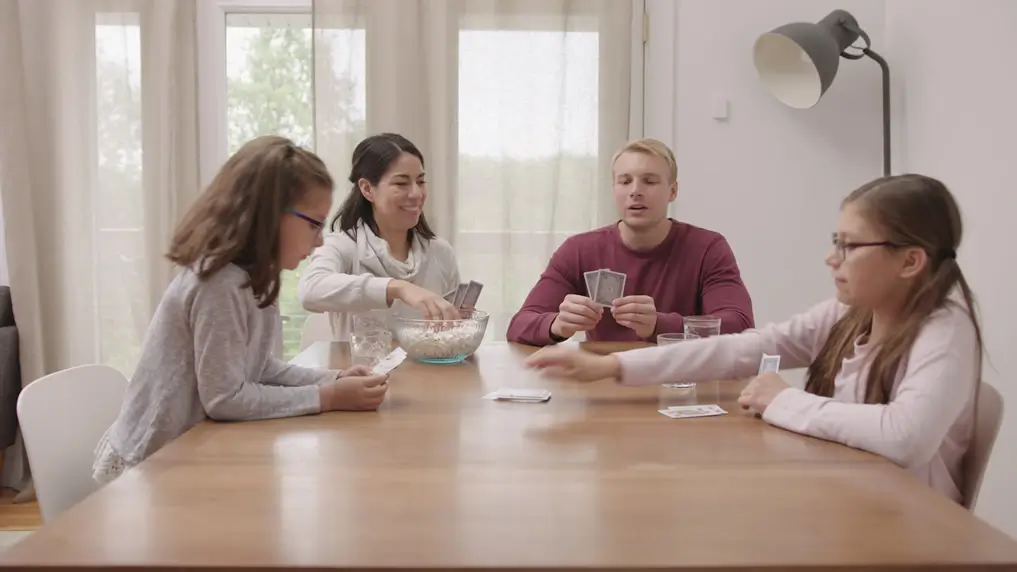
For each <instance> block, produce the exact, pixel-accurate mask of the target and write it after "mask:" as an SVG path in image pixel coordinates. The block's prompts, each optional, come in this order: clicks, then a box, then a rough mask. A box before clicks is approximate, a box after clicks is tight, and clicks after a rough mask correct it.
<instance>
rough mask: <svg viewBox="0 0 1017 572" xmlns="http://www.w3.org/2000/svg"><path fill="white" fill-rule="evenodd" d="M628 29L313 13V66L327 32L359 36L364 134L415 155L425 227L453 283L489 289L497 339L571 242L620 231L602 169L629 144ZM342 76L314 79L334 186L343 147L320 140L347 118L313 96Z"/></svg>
mask: <svg viewBox="0 0 1017 572" xmlns="http://www.w3.org/2000/svg"><path fill="white" fill-rule="evenodd" d="M631 22H632V2H628V1H625V0H468V1H466V0H315V2H314V37H315V46H314V47H315V57H316V58H318V56H319V54H322V53H328V54H330V55H331V54H334V53H335V47H334V45H335V44H334V42H333V41H332V40H330V39H329V38H330V37H331V36H334V35H335V34H336V33H338V32H337V30H342V29H347V30H348V29H352V28H362V29H365V30H366V41H365V50H366V62H367V63H366V70H365V73H364V81H366V85H367V89H366V110H365V115H366V126H365V131H366V133H378V132H382V131H395V132H399V133H402V134H403V135H405V136H407V137H408V138H409V139H410V140H412V141H413V142H414V143H416V144H417V145H418V146H419V147H420V148H421V151H422V152H423V153H424V157H425V160H426V162H427V171H428V185H429V187H430V196H429V198H428V204H427V206H426V213H427V216H428V219H429V220H430V222H431V224H432V226H433V227H434V228H435V230H436V232H438V233H439V235H440V236H442V237H444V238H446V239H447V240H449V241H450V242H451V243H452V244H453V246H454V248H455V249H456V253H457V256H458V257H459V266H460V270H461V273H462V276H463V278H464V279H466V280H478V281H480V282H482V283H484V285H485V287H484V292H483V295H482V298H481V303H480V304H479V306H480V308H481V309H483V310H486V311H488V312H490V314H491V322H490V324H489V326H488V335H489V337H490V338H492V339H504V336H505V330H506V328H507V326H508V321H509V318H510V317H511V315H512V314H513V313H514V312H515V311H516V310H517V309H518V308H519V306H520V305H521V304H522V301H523V298H525V296H526V294H527V292H528V291H529V289H530V288H531V287H532V286H533V284H534V283H535V282H536V279H537V277H538V276H539V274H540V272H541V271H542V270H543V269H544V267H545V265H546V264H547V261H548V259H549V258H550V256H551V253H552V252H553V251H554V249H555V248H557V247H558V245H560V244H561V242H562V241H563V240H564V239H565V238H566V237H568V236H570V235H572V234H575V233H577V232H582V231H586V230H589V229H591V228H594V227H596V226H598V225H602V224H607V223H609V222H611V221H613V220H614V219H615V212H614V207H613V206H612V203H611V199H610V174H609V173H610V165H609V161H610V157H611V155H612V154H613V152H614V151H615V150H616V149H617V148H618V147H620V146H621V145H622V144H623V143H624V142H625V141H626V140H627V139H628V138H629V113H630V107H631V102H630V100H629V94H630V84H631V81H630V78H631V69H630V68H631V61H632V53H631V45H632V38H631V33H632V32H631V30H632V27H631ZM338 75H339V74H336V72H335V66H334V65H331V64H329V65H317V64H316V66H315V83H316V99H315V113H316V117H317V120H318V123H319V129H318V132H319V139H318V145H317V148H318V151H319V152H320V153H321V154H322V155H323V156H324V158H325V160H326V161H327V162H328V163H329V166H330V168H331V169H333V171H334V172H335V174H336V175H337V177H340V178H344V177H345V175H346V174H348V171H349V160H350V153H351V151H352V145H355V144H356V141H355V140H354V139H355V138H354V137H352V136H351V135H352V134H353V131H352V130H346V131H345V132H343V133H344V135H343V136H341V137H336V138H332V139H327V138H325V137H323V136H321V135H320V134H321V133H323V132H325V130H323V129H321V127H320V125H321V123H322V122H324V121H328V120H330V119H328V118H329V117H330V113H332V111H331V110H333V109H334V108H336V107H340V106H344V105H345V103H344V102H343V101H342V100H341V99H340V100H336V99H335V98H330V97H324V96H323V94H322V93H321V87H322V86H328V85H330V84H332V83H334V82H335V81H336V78H337V76H338ZM333 131H334V130H333ZM341 192H343V193H345V192H346V187H345V186H344V187H343V188H342V189H341Z"/></svg>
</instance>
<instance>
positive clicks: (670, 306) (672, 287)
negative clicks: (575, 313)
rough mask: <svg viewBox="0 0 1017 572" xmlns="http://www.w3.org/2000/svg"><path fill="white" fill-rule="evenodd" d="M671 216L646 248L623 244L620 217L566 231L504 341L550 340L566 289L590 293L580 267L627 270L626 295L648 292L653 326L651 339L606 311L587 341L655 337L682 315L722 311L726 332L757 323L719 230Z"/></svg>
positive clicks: (676, 326)
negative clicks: (598, 225) (654, 310)
mask: <svg viewBox="0 0 1017 572" xmlns="http://www.w3.org/2000/svg"><path fill="white" fill-rule="evenodd" d="M671 223H672V224H671V232H670V233H668V235H667V238H666V239H664V242H662V243H660V244H659V245H657V246H656V247H654V248H653V249H651V250H648V251H645V252H638V251H635V250H631V249H629V248H628V247H627V246H625V244H624V243H622V240H621V233H620V232H619V231H618V225H617V224H613V225H611V226H605V227H603V228H599V229H596V230H593V231H590V232H584V233H582V234H577V235H575V236H572V237H569V238H568V239H567V240H566V241H565V242H564V243H563V244H562V245H561V246H560V247H559V248H558V250H557V251H556V252H555V253H554V255H553V256H552V257H551V262H550V263H548V265H547V269H546V270H544V273H543V274H541V276H540V280H538V281H537V284H536V285H535V286H534V287H533V290H531V291H530V294H529V296H527V297H526V301H525V302H524V303H523V307H522V309H520V310H519V312H517V313H516V315H515V316H513V317H512V321H511V322H510V323H509V327H508V334H507V338H508V340H509V341H510V342H519V343H524V344H531V345H538V346H543V345H548V344H552V343H554V341H555V340H552V339H551V322H553V321H554V318H555V316H557V315H558V306H559V305H560V304H561V303H562V301H563V300H564V299H565V296H567V295H568V294H580V295H583V296H587V295H588V294H587V293H586V281H585V280H584V278H583V272H586V271H588V270H598V269H601V268H604V269H608V270H614V271H616V272H622V273H624V274H625V275H626V276H627V278H626V280H625V295H626V296H632V295H645V296H650V297H651V298H653V302H654V305H655V306H656V307H657V328H656V331H655V332H654V333H653V336H652V337H651V338H649V339H647V340H640V338H639V336H637V335H636V332H635V331H633V330H631V329H629V328H626V327H624V326H621V325H619V324H618V323H617V322H615V321H614V317H613V316H612V315H611V312H610V311H605V312H604V316H603V317H602V318H601V319H600V322H599V323H597V326H596V327H595V328H594V329H592V330H590V331H588V332H586V339H588V340H590V341H653V340H655V339H656V336H657V334H663V333H670V332H681V331H682V330H683V329H684V324H683V316H698V315H704V314H711V315H714V316H717V317H719V318H721V326H720V327H721V332H722V333H725V334H733V333H738V332H741V331H743V330H746V329H749V328H753V327H755V326H754V323H753V318H752V301H751V299H750V298H749V292H748V290H746V289H745V284H744V283H742V279H741V274H740V273H739V271H738V264H737V263H736V262H735V257H734V253H733V252H732V251H731V247H730V246H728V243H727V241H726V240H725V239H724V237H723V236H721V235H720V234H718V233H716V232H713V231H709V230H706V229H702V228H699V227H695V226H692V225H690V224H686V223H683V222H677V221H674V220H672V221H671Z"/></svg>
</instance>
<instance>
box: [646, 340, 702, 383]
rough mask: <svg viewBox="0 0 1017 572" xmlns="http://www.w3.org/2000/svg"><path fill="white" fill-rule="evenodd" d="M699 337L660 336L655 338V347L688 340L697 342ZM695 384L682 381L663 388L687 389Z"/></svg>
mask: <svg viewBox="0 0 1017 572" xmlns="http://www.w3.org/2000/svg"><path fill="white" fill-rule="evenodd" d="M700 337H701V336H699V335H696V334H690V333H687V332H686V333H684V334H660V335H658V336H657V345H658V346H666V345H670V344H677V343H678V342H686V341H689V340H698V339H699V338H700ZM695 386H696V384H695V383H691V382H687V381H683V382H677V383H665V384H664V388H666V389H689V388H691V387H695Z"/></svg>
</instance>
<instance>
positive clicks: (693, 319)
mask: <svg viewBox="0 0 1017 572" xmlns="http://www.w3.org/2000/svg"><path fill="white" fill-rule="evenodd" d="M684 322H685V333H686V334H695V335H697V336H699V337H701V338H708V337H710V336H718V335H720V318H718V317H716V316H686V317H685V320H684Z"/></svg>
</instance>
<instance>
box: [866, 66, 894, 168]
mask: <svg viewBox="0 0 1017 572" xmlns="http://www.w3.org/2000/svg"><path fill="white" fill-rule="evenodd" d="M862 53H864V54H865V55H867V56H869V57H870V58H872V59H873V60H874V61H875V62H876V63H877V64H879V67H880V69H882V70H883V175H885V176H889V175H890V66H889V65H887V63H886V60H885V59H883V56H881V55H879V54H877V53H876V52H874V51H872V50H870V49H868V48H865V50H863V52H862Z"/></svg>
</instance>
